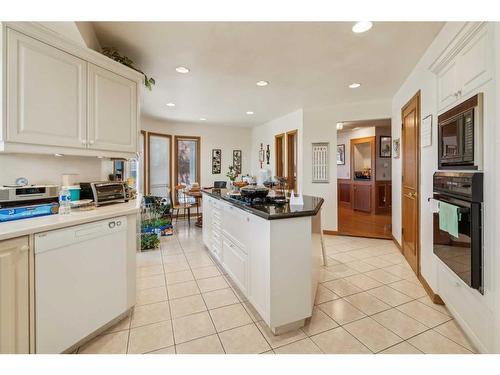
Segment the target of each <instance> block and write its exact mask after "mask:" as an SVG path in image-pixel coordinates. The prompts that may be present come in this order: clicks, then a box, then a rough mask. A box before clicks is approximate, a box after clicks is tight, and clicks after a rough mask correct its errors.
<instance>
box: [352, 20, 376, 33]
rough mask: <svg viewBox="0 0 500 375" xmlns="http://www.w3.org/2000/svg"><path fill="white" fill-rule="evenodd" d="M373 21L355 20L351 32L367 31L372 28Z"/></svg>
mask: <svg viewBox="0 0 500 375" xmlns="http://www.w3.org/2000/svg"><path fill="white" fill-rule="evenodd" d="M372 26H373V23H371V22H370V21H360V22H356V23H355V24H354V26H353V27H352V32H353V33H357V34H359V33H364V32H365V31H368V30H370V29H371V28H372Z"/></svg>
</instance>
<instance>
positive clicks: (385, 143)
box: [379, 135, 392, 158]
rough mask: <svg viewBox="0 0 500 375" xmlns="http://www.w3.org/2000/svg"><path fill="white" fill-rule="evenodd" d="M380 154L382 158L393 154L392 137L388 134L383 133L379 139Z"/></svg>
mask: <svg viewBox="0 0 500 375" xmlns="http://www.w3.org/2000/svg"><path fill="white" fill-rule="evenodd" d="M379 142H380V143H379V154H380V155H379V156H380V157H381V158H390V157H391V156H392V152H391V150H392V147H391V146H392V137H391V136H388V135H381V136H380V141H379Z"/></svg>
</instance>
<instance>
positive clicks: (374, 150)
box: [350, 136, 377, 214]
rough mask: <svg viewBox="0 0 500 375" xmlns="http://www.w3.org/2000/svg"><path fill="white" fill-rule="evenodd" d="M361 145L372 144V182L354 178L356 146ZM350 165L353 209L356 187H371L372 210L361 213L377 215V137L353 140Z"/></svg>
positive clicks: (352, 206)
mask: <svg viewBox="0 0 500 375" xmlns="http://www.w3.org/2000/svg"><path fill="white" fill-rule="evenodd" d="M360 143H370V156H371V162H370V168H371V172H372V178H371V180H370V181H359V180H355V178H354V169H355V166H354V146H355V145H357V144H360ZM350 146H351V147H350V163H351V170H350V173H351V189H352V191H351V198H352V200H351V208H352V209H353V210H354V188H355V187H356V185H370V187H371V190H370V210H369V211H361V212H369V213H371V214H374V213H375V198H376V192H375V179H376V178H377V176H376V166H377V160H376V158H377V137H376V136H370V137H363V138H353V139H351V144H350Z"/></svg>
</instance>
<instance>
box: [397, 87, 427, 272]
mask: <svg viewBox="0 0 500 375" xmlns="http://www.w3.org/2000/svg"><path fill="white" fill-rule="evenodd" d="M414 100H416V101H417V110H416V114H417V122H416V124H415V126H416V128H417V134H418V137H417V139H416V145H417V158H416V160H417V184H416V185H417V186H416V190H417V196H416V200H417V208H418V209H417V212H416V215H417V233H416V234H415V236H416V239H417V241H416V247H417V248H416V253H417V256H416V257H417V270H416V276H417V277H419V278H420V255H421V254H420V250H421V244H420V190H421V189H420V181H421V179H420V164H421V162H420V158H421V150H420V125H421V117H422V116H421V113H420V110H421V96H420V90H418V91H417V92H416V94H415V95H413V96H412V97H411V98H410V100H408V102H406V104H405V105H404V106H403V107H402V108H401V136H400V139H401V150H400V155H401V196H400V197H401V252H402V253H403V256H404V244H405V241H404V229H403V207H404V205H403V199H404V197H403V196H404V186H403V177H404V176H403V164H404V160H403V157H404V152H403V150H404V147H405V145H404V137H403V131H404V126H403V113H404V111H405V110H406V109H407V108H408V107H409V106H410V105H411V104H412V103H413V101H414ZM405 259H406V258H405Z"/></svg>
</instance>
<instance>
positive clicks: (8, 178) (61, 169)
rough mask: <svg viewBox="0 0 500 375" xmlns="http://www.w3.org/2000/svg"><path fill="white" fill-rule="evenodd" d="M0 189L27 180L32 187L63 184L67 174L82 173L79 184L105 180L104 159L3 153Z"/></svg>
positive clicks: (0, 158)
mask: <svg viewBox="0 0 500 375" xmlns="http://www.w3.org/2000/svg"><path fill="white" fill-rule="evenodd" d="M0 171H1V173H0V185H9V184H13V183H14V182H15V180H16V178H17V177H26V178H27V179H28V180H29V182H30V184H56V185H60V184H61V175H62V174H64V173H78V174H79V176H78V181H96V180H100V179H102V178H103V177H104V176H103V175H102V174H101V159H98V158H95V157H74V156H64V157H55V156H52V155H26V154H3V153H0Z"/></svg>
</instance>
